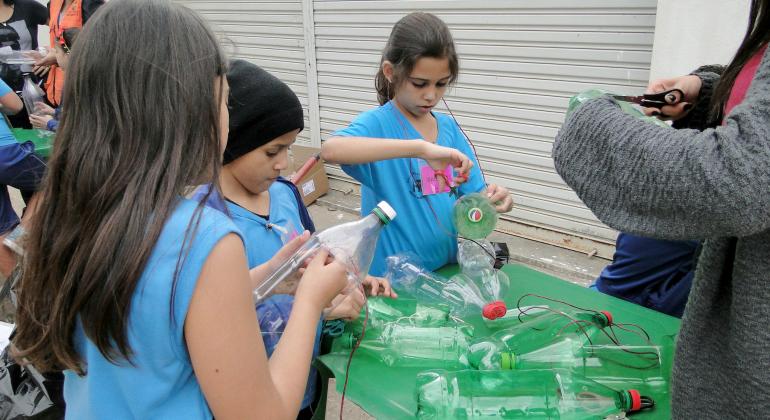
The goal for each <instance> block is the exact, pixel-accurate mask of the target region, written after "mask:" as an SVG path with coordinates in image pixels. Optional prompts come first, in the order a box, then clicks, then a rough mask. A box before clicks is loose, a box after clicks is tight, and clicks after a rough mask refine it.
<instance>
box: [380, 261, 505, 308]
mask: <svg viewBox="0 0 770 420" xmlns="http://www.w3.org/2000/svg"><path fill="white" fill-rule="evenodd" d="M387 264H388V270H387V274H386V277H387V278H388V279H389V280H390V281H391V283H392V284H393V285H394V287H396V288H397V289H403V290H406V291H408V292H409V293H411V294H412V295H414V296H415V297H417V298H418V299H420V300H423V301H426V302H432V303H443V304H446V305H449V306H450V307H451V308H452V312H453V313H454V314H455V315H463V314H470V313H477V314H480V315H482V316H483V317H485V318H487V319H495V318H498V317H501V316H503V315H505V313H506V311H507V309H506V307H505V303H504V302H503V301H502V300H501V295H502V293H503V292H504V291H505V290H507V286H508V284H507V278H508V277H507V276H505V274H504V273H502V272H498V271H496V270H494V269H490V270H487V271H484V272H482V273H479V275H478V280H477V281H474V279H472V278H470V277H468V276H467V275H465V274H463V273H460V274H457V275H454V276H452V278H450V279H449V280H447V279H445V278H443V277H441V276H439V275H437V274H434V273H433V272H430V271H428V270H425V269H424V268H422V267H420V266H419V265H418V263H417V262H416V261H415V260H414V258H413V257H411V256H408V255H404V254H399V255H394V256H390V257H388V258H387Z"/></svg>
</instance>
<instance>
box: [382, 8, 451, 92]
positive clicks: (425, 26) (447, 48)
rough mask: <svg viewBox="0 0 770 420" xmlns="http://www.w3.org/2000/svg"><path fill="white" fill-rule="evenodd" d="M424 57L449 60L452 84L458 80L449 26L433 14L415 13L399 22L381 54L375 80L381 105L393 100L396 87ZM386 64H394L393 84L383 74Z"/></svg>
mask: <svg viewBox="0 0 770 420" xmlns="http://www.w3.org/2000/svg"><path fill="white" fill-rule="evenodd" d="M423 57H431V58H446V59H448V60H449V71H450V73H451V74H452V76H451V79H450V80H449V83H450V84H451V83H453V82H454V81H455V80H457V73H458V72H459V63H458V59H457V53H456V52H455V44H454V40H453V39H452V33H451V32H449V28H448V27H447V26H446V23H444V21H442V20H441V19H439V18H438V17H436V16H435V15H432V14H430V13H425V12H414V13H410V14H408V15H406V16H404V17H402V18H401V20H399V21H398V22H396V24H395V25H394V26H393V30H392V31H391V32H390V37H389V38H388V43H387V44H386V45H385V49H384V50H383V51H382V59H381V60H380V69H379V70H378V71H377V75H376V76H375V77H374V88H375V89H376V90H377V101H378V102H379V103H380V105H383V104H385V103H386V102H388V101H389V100H391V99H393V95H394V94H395V90H396V87H398V86H399V84H400V83H401V82H402V81H403V80H404V78H406V77H408V76H409V73H411V72H412V69H413V68H414V65H415V63H416V62H417V60H419V59H420V58H423ZM385 61H389V62H390V63H391V64H393V70H394V71H393V80H392V81H388V79H387V78H386V77H385V74H384V73H383V71H382V63H384V62H385Z"/></svg>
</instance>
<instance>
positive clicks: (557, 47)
mask: <svg viewBox="0 0 770 420" xmlns="http://www.w3.org/2000/svg"><path fill="white" fill-rule="evenodd" d="M314 8H315V10H314V15H315V42H316V55H317V62H318V84H319V86H318V95H319V101H320V116H321V136H322V138H325V137H326V136H328V135H329V133H330V132H331V131H333V130H335V129H337V128H339V127H341V126H344V125H346V124H347V123H348V122H350V120H351V119H352V118H353V117H354V116H355V115H356V114H358V113H359V112H361V111H363V110H365V109H368V108H370V107H372V106H374V105H376V99H375V98H376V97H375V93H374V87H373V77H374V74H375V71H376V69H377V66H378V64H379V60H380V52H381V50H382V48H383V46H384V44H385V41H386V40H387V36H388V34H389V32H390V28H391V27H392V25H393V24H394V23H395V22H396V21H397V20H398V19H399V18H400V17H402V16H403V15H404V14H406V13H408V12H410V11H414V10H424V11H429V12H432V13H435V14H436V15H438V16H439V17H441V18H442V19H443V20H444V21H445V22H446V23H447V24H448V25H449V27H450V29H451V30H452V34H453V35H454V38H455V42H456V44H457V50H458V54H459V56H460V77H459V82H458V84H457V86H456V87H455V88H454V89H453V90H452V91H451V92H450V93H449V94H448V95H447V97H446V99H447V102H448V104H449V107H450V108H451V109H452V111H453V112H454V113H455V115H456V116H457V119H458V121H459V123H460V124H461V125H462V126H463V128H464V129H465V131H466V132H467V133H468V135H469V136H470V137H471V140H472V141H473V143H474V144H475V146H476V150H477V152H478V154H479V158H480V160H481V166H482V168H483V169H484V170H485V172H486V174H487V179H488V181H489V182H491V183H498V184H501V185H504V186H506V187H508V188H509V189H510V190H511V191H512V192H513V194H514V199H515V203H516V206H515V208H514V210H513V211H512V212H511V213H510V214H509V215H508V217H507V218H506V219H507V220H509V221H512V222H514V223H510V224H509V225H508V226H507V227H506V228H507V229H508V230H512V231H515V232H516V233H519V234H523V235H526V236H531V237H535V238H537V239H540V240H544V241H548V242H554V243H559V244H561V245H568V246H570V245H571V246H572V247H577V248H583V249H586V250H588V249H590V248H591V247H593V246H595V245H591V242H592V241H598V242H600V243H613V241H614V237H615V232H614V231H613V230H611V229H609V228H608V227H606V226H605V225H603V224H602V223H601V222H599V221H598V220H596V218H595V217H594V216H593V214H591V212H590V211H589V210H588V209H587V208H585V206H583V204H582V203H581V202H580V200H579V199H578V198H577V196H576V195H575V194H574V193H573V192H572V191H571V190H570V189H569V188H568V187H566V186H565V185H564V184H563V182H562V181H561V179H560V178H559V176H558V175H557V174H556V173H555V171H554V167H553V161H552V160H551V158H550V151H551V145H552V143H553V139H554V137H555V135H556V133H557V130H558V128H559V126H560V125H561V123H562V121H563V119H564V112H565V110H566V106H567V101H568V99H569V97H570V96H572V95H573V94H574V93H576V92H579V91H581V90H584V89H587V88H591V87H601V88H605V89H609V90H612V91H617V92H624V93H625V92H640V91H641V90H642V89H643V88H644V87H645V86H646V85H647V80H648V74H649V66H650V60H651V50H652V42H653V34H654V29H655V10H656V1H655V0H645V1H634V2H618V1H599V0H583V1H574V0H537V1H533V0H527V1H510V0H509V1H502V0H501V1H319V0H316V1H315V5H314ZM439 110H440V111H444V110H443V109H439ZM329 172H330V173H332V175H333V176H337V177H340V178H342V177H344V174H342V173H341V171H339V170H338V169H337V170H334V169H331V170H330V171H329ZM504 227H505V226H504ZM564 233H566V234H568V235H569V236H574V237H572V238H570V237H568V236H565V235H564ZM581 238H587V239H588V240H589V241H586V242H585V243H582V244H581V243H580V241H581ZM565 241H567V242H569V243H566V244H565ZM608 249H609V248H606V249H605V252H601V253H602V254H605V255H606V254H607V252H608V251H607V250H608Z"/></svg>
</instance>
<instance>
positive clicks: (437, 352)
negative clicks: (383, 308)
mask: <svg viewBox="0 0 770 420" xmlns="http://www.w3.org/2000/svg"><path fill="white" fill-rule="evenodd" d="M472 334H473V330H472V328H470V327H469V326H467V325H460V324H458V325H452V326H445V327H419V326H415V325H412V324H411V322H391V323H388V324H385V326H384V328H383V329H382V331H381V332H380V334H379V335H377V336H374V337H371V338H369V337H365V338H364V339H362V340H361V344H359V348H360V349H363V350H365V351H367V352H369V353H370V354H372V355H375V356H376V357H379V358H380V359H381V360H382V361H383V362H384V363H385V364H386V365H388V366H391V367H395V366H398V367H426V368H430V367H433V368H443V369H467V368H468V367H469V365H468V340H469V338H470V336H471V335H472ZM367 335H368V333H367ZM357 340H358V336H356V335H355V334H348V335H347V336H344V338H343V340H342V342H343V343H344V344H343V345H344V346H345V347H346V348H352V347H353V346H354V345H355V343H356V341H357Z"/></svg>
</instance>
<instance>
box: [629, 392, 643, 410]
mask: <svg viewBox="0 0 770 420" xmlns="http://www.w3.org/2000/svg"><path fill="white" fill-rule="evenodd" d="M628 395H630V396H631V411H639V410H640V409H641V408H642V396H641V395H639V391H637V390H635V389H629V390H628Z"/></svg>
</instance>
